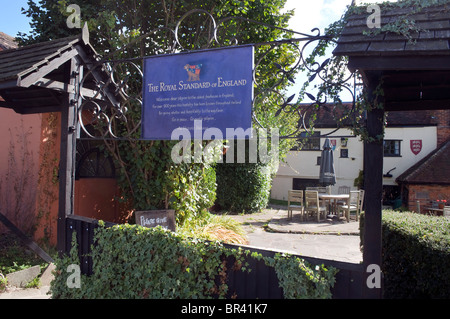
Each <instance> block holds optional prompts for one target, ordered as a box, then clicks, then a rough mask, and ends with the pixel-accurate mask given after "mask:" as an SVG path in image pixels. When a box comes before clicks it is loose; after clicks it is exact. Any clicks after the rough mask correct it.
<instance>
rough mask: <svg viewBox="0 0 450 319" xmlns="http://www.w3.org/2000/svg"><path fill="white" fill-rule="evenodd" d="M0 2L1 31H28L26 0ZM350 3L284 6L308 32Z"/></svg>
mask: <svg viewBox="0 0 450 319" xmlns="http://www.w3.org/2000/svg"><path fill="white" fill-rule="evenodd" d="M394 1H395V0H394ZM357 2H358V3H360V2H375V1H371V0H366V1H357ZM0 3H1V8H2V9H1V10H0V31H1V32H4V33H6V34H9V35H11V36H16V35H17V33H18V32H19V31H20V32H29V31H30V25H29V22H30V19H29V18H27V17H26V16H25V15H24V14H21V10H20V9H21V8H22V7H24V8H27V7H28V6H27V0H0ZM69 3H70V1H69ZM350 3H351V0H288V1H287V3H286V8H289V9H291V8H295V9H296V16H295V18H293V19H292V21H291V28H292V29H293V30H295V31H298V32H305V33H309V31H311V29H312V28H315V27H318V28H320V29H321V30H323V29H324V28H325V27H327V26H328V25H329V24H330V23H331V22H334V21H336V20H337V19H339V18H340V17H341V15H342V14H343V13H344V11H345V8H346V6H347V5H349V4H350ZM81 14H83V13H81Z"/></svg>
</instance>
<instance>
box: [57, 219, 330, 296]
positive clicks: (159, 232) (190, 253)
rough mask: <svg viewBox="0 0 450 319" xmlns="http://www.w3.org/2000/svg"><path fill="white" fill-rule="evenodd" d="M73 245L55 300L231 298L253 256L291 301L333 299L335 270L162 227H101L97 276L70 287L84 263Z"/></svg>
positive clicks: (95, 253)
mask: <svg viewBox="0 0 450 319" xmlns="http://www.w3.org/2000/svg"><path fill="white" fill-rule="evenodd" d="M74 235H75V233H74ZM72 242H73V246H72V249H71V252H70V254H69V256H65V257H63V258H61V259H57V261H56V270H55V279H54V280H53V281H52V283H51V293H52V297H53V298H108V299H116V298H127V299H129V298H154V299H158V298H184V299H193V298H214V297H226V296H227V293H228V285H227V280H226V279H227V276H228V272H229V271H244V272H250V271H251V269H249V268H248V263H247V262H246V260H248V258H254V259H258V260H261V259H263V260H264V262H265V264H266V265H268V266H270V267H274V268H275V271H276V273H277V275H278V277H279V278H280V286H281V287H283V290H284V293H285V296H286V297H287V298H329V297H330V296H331V293H330V289H331V287H332V286H333V284H334V275H335V273H336V270H335V269H334V268H330V269H326V268H325V267H323V266H316V267H314V268H313V267H311V265H309V264H308V263H307V262H306V261H304V260H300V259H298V258H296V257H295V258H294V257H292V256H288V255H281V254H278V255H275V257H262V256H261V255H260V254H257V253H250V251H248V250H243V249H242V248H238V249H234V248H230V247H225V246H224V245H223V244H221V243H220V242H218V241H216V242H210V241H205V240H199V239H193V238H187V237H183V236H180V235H178V234H176V233H172V232H169V231H166V230H164V229H162V228H161V227H156V228H143V227H141V226H136V225H128V224H124V225H115V226H113V227H109V228H105V227H99V228H98V229H96V231H95V245H94V246H93V247H92V253H91V254H92V258H93V273H92V275H91V276H86V275H81V280H80V281H81V288H80V289H76V288H68V285H67V282H68V279H69V280H70V278H69V276H71V273H68V272H67V267H68V266H69V265H71V264H79V260H78V255H77V254H78V248H77V245H76V240H75V236H74V237H73V239H72ZM229 257H231V258H229ZM227 263H233V264H227ZM292 281H294V282H295V284H292ZM290 283H291V284H290ZM299 285H300V286H301V287H300V288H299ZM237 297H238V296H237Z"/></svg>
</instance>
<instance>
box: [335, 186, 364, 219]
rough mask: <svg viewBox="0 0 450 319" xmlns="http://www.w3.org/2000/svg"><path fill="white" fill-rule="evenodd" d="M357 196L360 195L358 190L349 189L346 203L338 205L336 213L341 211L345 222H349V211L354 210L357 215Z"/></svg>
mask: <svg viewBox="0 0 450 319" xmlns="http://www.w3.org/2000/svg"><path fill="white" fill-rule="evenodd" d="M359 197H360V192H359V191H350V198H349V200H348V204H345V205H339V206H338V214H340V213H341V211H342V212H343V214H344V216H345V218H346V219H347V223H348V222H350V212H353V211H356V214H357V215H358V209H359V206H358V204H359Z"/></svg>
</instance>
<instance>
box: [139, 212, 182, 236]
mask: <svg viewBox="0 0 450 319" xmlns="http://www.w3.org/2000/svg"><path fill="white" fill-rule="evenodd" d="M135 217H136V224H137V225H140V226H143V227H156V226H161V227H163V228H165V229H169V230H171V231H175V211H174V210H147V211H137V212H135Z"/></svg>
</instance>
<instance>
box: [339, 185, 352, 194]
mask: <svg viewBox="0 0 450 319" xmlns="http://www.w3.org/2000/svg"><path fill="white" fill-rule="evenodd" d="M338 194H350V187H349V186H339V188H338Z"/></svg>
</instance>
